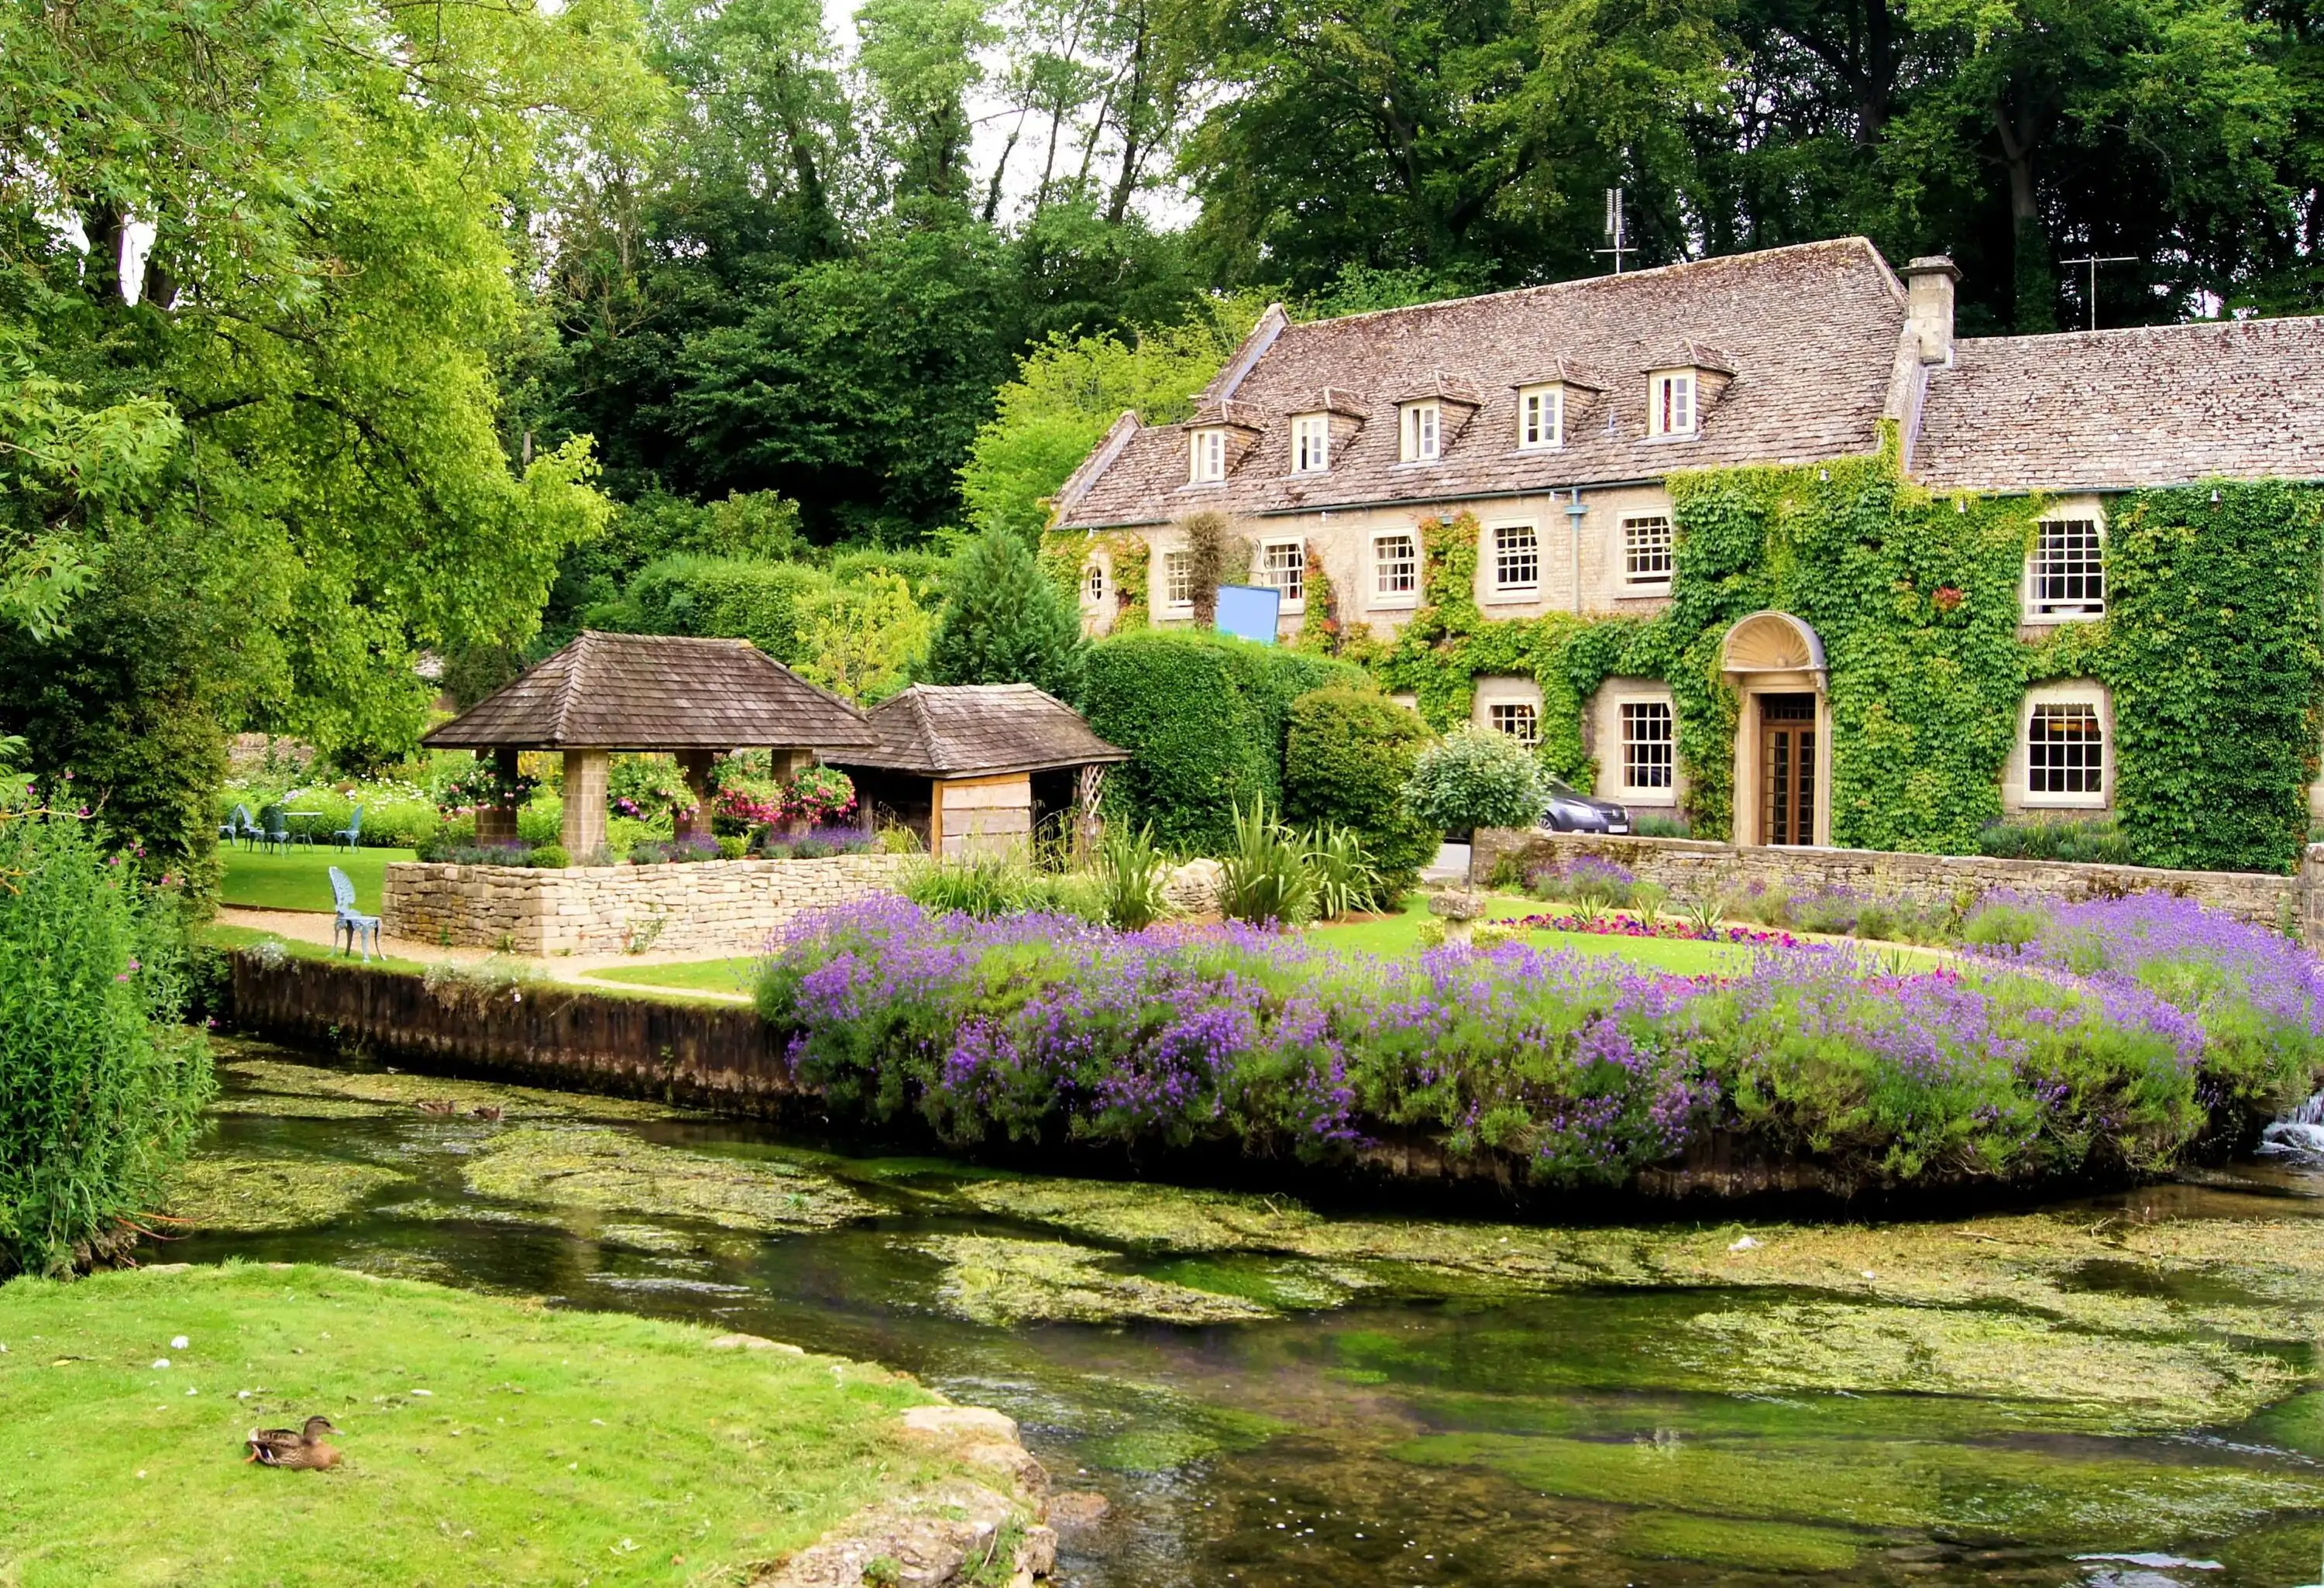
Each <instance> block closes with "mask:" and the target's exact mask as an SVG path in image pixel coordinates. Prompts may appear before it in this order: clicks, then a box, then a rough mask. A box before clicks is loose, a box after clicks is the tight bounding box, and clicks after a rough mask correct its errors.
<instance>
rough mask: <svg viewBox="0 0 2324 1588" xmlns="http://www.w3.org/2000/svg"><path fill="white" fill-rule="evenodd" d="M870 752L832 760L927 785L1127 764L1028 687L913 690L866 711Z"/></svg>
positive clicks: (1069, 711) (1077, 718)
mask: <svg viewBox="0 0 2324 1588" xmlns="http://www.w3.org/2000/svg"><path fill="white" fill-rule="evenodd" d="M871 728H872V732H873V733H875V734H877V735H878V736H879V743H878V744H877V745H876V746H875V747H874V748H872V749H870V750H859V751H850V752H846V753H845V754H842V755H835V756H834V757H833V758H832V759H833V760H835V761H836V762H839V764H841V765H842V766H868V767H881V768H884V769H886V770H888V771H899V772H916V773H918V774H919V775H920V776H922V777H927V778H973V777H993V776H999V775H1001V774H1002V773H1005V772H1036V771H1048V770H1050V769H1052V768H1055V767H1068V766H1088V765H1091V764H1093V763H1097V762H1116V761H1128V760H1129V759H1130V752H1128V751H1126V750H1120V749H1117V748H1116V747H1115V746H1113V745H1111V744H1109V743H1106V742H1105V741H1104V740H1102V739H1101V738H1099V737H1098V736H1097V735H1096V734H1093V733H1092V732H1091V731H1090V725H1089V724H1087V723H1085V722H1084V721H1083V720H1082V718H1081V714H1080V713H1078V712H1076V711H1074V708H1073V707H1072V706H1067V705H1066V704H1065V702H1064V701H1062V700H1059V699H1058V698H1057V697H1056V696H1054V695H1050V694H1047V693H1046V692H1044V691H1043V690H1040V689H1037V688H1034V687H1033V686H1032V685H1030V684H954V685H948V686H946V685H936V684H915V685H913V686H912V687H911V688H908V689H907V690H905V691H904V692H903V693H902V694H900V695H898V696H894V697H891V698H890V699H887V700H883V701H881V703H880V704H879V705H877V706H873V707H872V708H871Z"/></svg>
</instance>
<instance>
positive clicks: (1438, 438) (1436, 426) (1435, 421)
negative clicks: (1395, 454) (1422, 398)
mask: <svg viewBox="0 0 2324 1588" xmlns="http://www.w3.org/2000/svg"><path fill="white" fill-rule="evenodd" d="M1443 436H1444V410H1443V406H1442V405H1441V404H1438V403H1436V402H1407V403H1406V404H1405V405H1404V448H1403V451H1402V453H1401V457H1402V460H1403V461H1404V462H1406V463H1434V462H1435V461H1436V457H1437V454H1438V451H1439V450H1440V448H1442V447H1443Z"/></svg>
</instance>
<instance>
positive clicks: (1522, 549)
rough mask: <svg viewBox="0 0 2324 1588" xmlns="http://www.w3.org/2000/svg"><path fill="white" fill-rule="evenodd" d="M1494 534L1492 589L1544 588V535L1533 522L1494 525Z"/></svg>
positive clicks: (1492, 538) (1531, 589) (1511, 590)
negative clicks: (1542, 548) (1542, 543)
mask: <svg viewBox="0 0 2324 1588" xmlns="http://www.w3.org/2000/svg"><path fill="white" fill-rule="evenodd" d="M1486 533H1487V534H1489V536H1490V537H1491V540H1492V545H1491V549H1492V554H1493V562H1492V568H1493V588H1494V590H1496V591H1497V592H1502V593H1514V592H1520V591H1535V590H1539V589H1540V588H1541V534H1540V531H1537V530H1535V528H1534V526H1533V525H1531V524H1495V525H1494V526H1493V527H1492V528H1491V529H1490V530H1489V531H1486Z"/></svg>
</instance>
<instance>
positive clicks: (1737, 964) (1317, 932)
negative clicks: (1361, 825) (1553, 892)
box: [1308, 893, 1750, 976]
mask: <svg viewBox="0 0 2324 1588" xmlns="http://www.w3.org/2000/svg"><path fill="white" fill-rule="evenodd" d="M1486 903H1487V909H1486V911H1485V915H1484V918H1483V919H1486V920H1489V921H1506V920H1517V919H1521V918H1523V917H1525V916H1528V915H1554V914H1556V913H1558V909H1559V907H1557V906H1554V905H1547V904H1543V903H1541V902H1540V901H1538V900H1532V899H1526V898H1525V897H1523V896H1522V895H1519V894H1514V893H1495V894H1492V895H1490V896H1489V898H1488V900H1486ZM1427 921H1428V900H1426V899H1425V898H1422V897H1420V896H1418V895H1415V896H1414V897H1413V898H1411V899H1409V900H1406V901H1405V905H1404V908H1403V909H1401V910H1399V911H1398V912H1397V914H1395V915H1392V916H1388V917H1385V918H1377V919H1369V920H1355V921H1349V922H1347V923H1345V924H1343V925H1337V926H1319V927H1311V928H1308V929H1309V931H1310V932H1311V933H1312V934H1313V936H1314V939H1315V941H1316V942H1318V943H1328V944H1330V945H1331V946H1333V947H1334V948H1344V949H1347V950H1349V951H1351V952H1354V953H1360V954H1377V955H1379V956H1382V957H1384V958H1392V957H1396V956H1402V955H1408V954H1417V953H1419V952H1420V928H1422V927H1423V926H1425V924H1427ZM1526 942H1527V943H1529V944H1530V945H1532V946H1534V947H1535V948H1539V949H1542V950H1544V951H1545V952H1550V953H1573V954H1593V955H1605V956H1611V957H1613V958H1617V959H1627V960H1630V961H1632V962H1633V963H1635V964H1637V965H1650V966H1652V967H1653V968H1654V969H1655V970H1665V971H1675V972H1677V973H1678V974H1681V975H1690V976H1692V975H1702V974H1711V973H1728V972H1733V971H1737V970H1740V969H1742V968H1743V966H1744V965H1748V963H1749V961H1750V951H1749V950H1748V949H1744V948H1737V947H1733V946H1729V945H1726V944H1720V943H1702V942H1696V941H1692V940H1691V939H1688V938H1684V937H1607V936H1600V934H1598V933H1596V932H1535V933H1533V934H1531V935H1530V936H1528V937H1526Z"/></svg>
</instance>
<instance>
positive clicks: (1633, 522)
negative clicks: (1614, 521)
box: [1622, 513, 1672, 585]
mask: <svg viewBox="0 0 2324 1588" xmlns="http://www.w3.org/2000/svg"><path fill="white" fill-rule="evenodd" d="M1671 559H1672V538H1671V521H1670V520H1669V518H1667V517H1666V516H1665V515H1663V514H1661V513H1655V514H1653V515H1651V516H1647V517H1641V518H1626V519H1624V520H1623V521H1622V577H1623V579H1624V581H1625V582H1626V583H1628V584H1633V585H1666V584H1668V583H1669V582H1670V577H1671Z"/></svg>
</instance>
